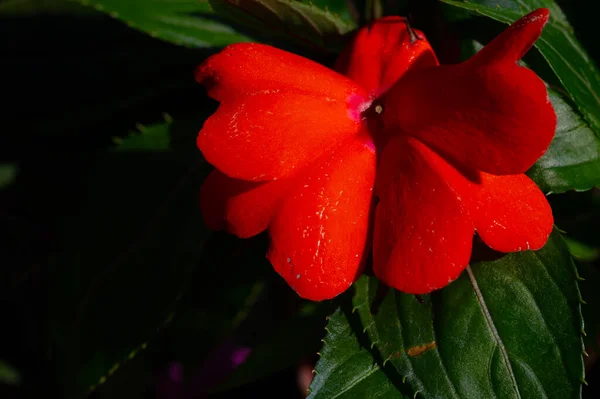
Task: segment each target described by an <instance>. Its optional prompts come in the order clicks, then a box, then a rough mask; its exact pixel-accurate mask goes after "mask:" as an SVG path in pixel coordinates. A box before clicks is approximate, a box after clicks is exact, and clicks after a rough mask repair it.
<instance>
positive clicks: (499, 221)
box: [471, 173, 554, 252]
mask: <svg viewBox="0 0 600 399" xmlns="http://www.w3.org/2000/svg"><path fill="white" fill-rule="evenodd" d="M474 198H475V199H476V202H475V207H474V209H473V210H472V211H471V215H472V217H473V222H474V224H475V229H476V230H477V233H478V234H479V236H480V237H481V239H482V240H483V241H484V242H485V243H486V244H487V245H488V246H489V247H490V248H492V249H495V250H496V251H500V252H513V251H522V250H528V249H532V250H537V249H540V248H541V247H543V246H544V245H545V244H546V241H548V237H549V236H550V233H551V232H552V226H553V224H554V219H553V218H552V209H551V208H550V205H549V204H548V200H547V199H546V196H545V195H544V194H543V193H542V192H541V191H540V189H539V188H538V187H537V186H536V185H535V183H534V182H533V181H531V179H530V178H529V177H527V176H525V175H510V176H494V175H489V174H487V173H482V174H481V184H479V185H477V191H476V192H475V195H474Z"/></svg>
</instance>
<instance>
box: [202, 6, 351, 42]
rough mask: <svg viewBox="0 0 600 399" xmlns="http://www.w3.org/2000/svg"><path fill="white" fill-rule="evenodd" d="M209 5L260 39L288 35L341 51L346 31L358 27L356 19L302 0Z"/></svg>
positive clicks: (345, 39)
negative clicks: (355, 22)
mask: <svg viewBox="0 0 600 399" xmlns="http://www.w3.org/2000/svg"><path fill="white" fill-rule="evenodd" d="M210 4H211V5H212V7H213V8H214V10H215V12H217V13H218V14H220V15H221V16H222V17H223V18H227V19H229V20H231V21H232V22H234V23H236V24H239V25H241V26H243V27H245V28H246V29H249V30H250V31H252V32H253V34H255V35H256V36H257V37H259V38H262V39H265V40H272V38H273V37H274V36H275V37H277V36H285V37H286V38H287V39H289V40H291V41H293V42H295V43H296V44H297V45H302V46H304V47H308V48H310V49H312V50H315V49H317V50H321V51H325V52H327V51H331V52H337V51H341V49H342V48H343V47H344V46H345V44H346V42H347V37H346V36H345V34H346V33H348V32H350V31H351V30H353V29H354V28H355V24H354V22H353V21H351V20H344V19H342V18H340V17H339V16H337V15H335V14H333V13H331V12H329V11H327V10H323V9H320V8H318V7H316V6H315V5H314V4H306V3H304V2H301V1H294V0H272V1H266V0H210Z"/></svg>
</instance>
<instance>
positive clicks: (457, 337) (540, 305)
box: [353, 233, 584, 399]
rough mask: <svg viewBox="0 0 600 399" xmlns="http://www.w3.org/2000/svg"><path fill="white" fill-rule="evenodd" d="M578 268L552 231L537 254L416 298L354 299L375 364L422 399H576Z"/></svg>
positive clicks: (370, 289)
mask: <svg viewBox="0 0 600 399" xmlns="http://www.w3.org/2000/svg"><path fill="white" fill-rule="evenodd" d="M577 278H578V276H577V271H576V269H575V267H574V264H573V261H572V259H571V257H570V255H569V252H568V250H567V248H566V246H565V244H564V242H563V240H562V238H561V237H560V235H559V234H558V233H553V234H552V236H551V237H550V240H549V242H548V244H547V245H546V246H545V247H544V248H543V249H541V250H539V251H537V252H531V251H527V252H521V253H513V254H508V255H506V256H504V257H503V258H501V259H499V260H496V261H493V262H483V263H479V264H475V265H474V266H473V267H472V270H471V269H470V268H469V269H467V271H466V272H465V273H463V274H462V275H461V277H460V278H459V279H458V280H456V281H455V282H453V283H452V284H450V285H449V286H448V287H446V288H444V289H443V290H441V291H438V292H435V293H434V294H433V295H430V296H429V295H428V296H423V297H422V299H419V298H416V297H415V296H412V295H406V294H403V293H401V292H398V291H394V290H390V292H389V293H388V294H387V295H386V296H385V297H383V299H382V300H380V297H381V295H378V290H379V282H378V281H377V280H376V279H375V278H371V277H366V276H365V277H362V278H361V279H360V280H359V281H358V282H357V283H356V294H355V297H354V299H353V302H354V306H355V308H356V310H357V311H358V314H359V316H360V319H361V322H362V325H363V326H364V328H365V329H366V332H367V334H368V336H369V340H370V342H371V343H372V344H374V345H375V348H377V350H378V352H379V354H380V355H381V358H382V359H384V362H383V364H387V363H390V364H392V365H393V367H394V368H395V370H396V371H397V373H398V374H400V375H402V376H404V377H405V378H406V381H407V383H408V384H409V385H410V386H411V388H412V390H413V392H415V393H417V392H419V393H420V394H421V395H422V396H423V397H425V398H433V397H443V398H490V397H500V398H515V397H522V398H540V397H544V398H557V399H558V398H560V399H566V398H578V397H580V396H581V381H582V380H583V375H584V369H583V361H582V341H581V332H582V328H583V321H582V319H581V313H580V303H581V302H580V301H581V297H580V294H579V290H578V287H577V283H576V280H577Z"/></svg>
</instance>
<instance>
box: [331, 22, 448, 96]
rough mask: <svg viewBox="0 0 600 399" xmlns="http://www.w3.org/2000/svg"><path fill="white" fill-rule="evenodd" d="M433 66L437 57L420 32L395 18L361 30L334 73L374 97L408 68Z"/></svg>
mask: <svg viewBox="0 0 600 399" xmlns="http://www.w3.org/2000/svg"><path fill="white" fill-rule="evenodd" d="M435 65H437V58H436V57H435V54H434V52H433V50H432V49H431V46H430V45H429V42H428V41H427V39H425V36H424V35H423V33H421V32H420V31H418V30H415V29H411V28H410V27H409V25H408V22H407V21H406V19H405V18H402V17H395V16H394V17H385V18H381V19H378V20H377V21H375V22H374V23H372V24H371V25H369V26H367V27H364V28H362V29H361V30H360V31H359V32H358V33H357V34H356V36H355V37H354V39H353V41H352V42H351V43H350V44H349V45H348V46H347V47H346V48H345V49H344V51H343V52H342V54H341V55H340V57H339V58H338V60H337V62H336V70H337V71H339V72H340V73H342V74H344V75H345V76H347V77H349V78H350V79H352V80H353V81H354V82H356V83H358V84H359V85H360V86H361V87H362V88H363V89H365V90H366V91H367V92H368V93H369V94H371V96H372V97H373V98H375V97H378V96H380V95H381V94H382V93H383V92H385V91H386V90H387V89H389V88H390V87H391V86H392V84H394V82H396V81H397V80H398V79H399V78H400V77H401V76H402V75H403V74H404V73H405V72H406V71H407V70H408V69H409V68H417V69H418V68H423V67H431V66H435Z"/></svg>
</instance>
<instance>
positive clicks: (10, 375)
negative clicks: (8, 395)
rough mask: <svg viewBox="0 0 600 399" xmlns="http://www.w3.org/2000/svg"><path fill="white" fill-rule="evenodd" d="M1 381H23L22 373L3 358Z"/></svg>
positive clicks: (0, 369)
mask: <svg viewBox="0 0 600 399" xmlns="http://www.w3.org/2000/svg"><path fill="white" fill-rule="evenodd" d="M0 383H2V384H8V385H19V384H20V383H21V374H19V372H18V371H17V370H15V368H14V367H12V366H11V365H10V364H8V363H6V362H5V361H4V360H2V359H0Z"/></svg>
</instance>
